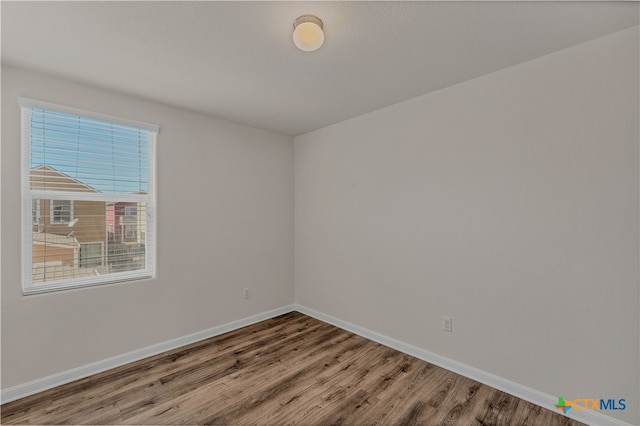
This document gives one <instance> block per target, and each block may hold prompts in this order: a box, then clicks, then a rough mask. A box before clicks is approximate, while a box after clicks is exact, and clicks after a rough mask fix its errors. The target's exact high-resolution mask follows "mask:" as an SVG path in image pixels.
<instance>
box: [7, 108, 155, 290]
mask: <svg viewBox="0 0 640 426" xmlns="http://www.w3.org/2000/svg"><path fill="white" fill-rule="evenodd" d="M19 101H20V106H21V110H22V148H23V158H22V172H23V175H22V176H23V291H24V292H25V294H27V293H40V292H45V291H53V290H60V289H65V288H70V287H80V286H88V285H98V284H104V283H110V282H116V281H126V280H132V279H141V278H149V277H152V276H153V275H154V271H155V226H154V224H155V199H154V194H155V188H154V166H155V164H154V163H155V154H154V148H155V142H156V135H157V132H158V127H157V126H155V125H149V124H146V123H139V122H134V121H131V120H125V119H119V118H113V117H108V116H104V115H99V114H94V113H89V112H86V111H80V110H75V109H71V108H66V107H61V106H57V105H52V104H46V103H43V102H39V101H34V100H30V99H25V98H20V99H19ZM33 206H38V214H37V215H34V214H33V212H34V208H33ZM29 211H30V212H31V213H29ZM36 221H37V222H36Z"/></svg>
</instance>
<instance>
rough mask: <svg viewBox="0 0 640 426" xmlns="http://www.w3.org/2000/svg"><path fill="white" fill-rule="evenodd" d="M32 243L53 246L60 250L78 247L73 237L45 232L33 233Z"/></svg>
mask: <svg viewBox="0 0 640 426" xmlns="http://www.w3.org/2000/svg"><path fill="white" fill-rule="evenodd" d="M32 241H33V244H35V245H44V244H46V245H54V246H56V247H62V248H75V247H80V243H78V240H76V238H75V237H68V236H66V235H57V234H49V233H47V232H33V235H32Z"/></svg>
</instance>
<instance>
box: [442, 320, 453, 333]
mask: <svg viewBox="0 0 640 426" xmlns="http://www.w3.org/2000/svg"><path fill="white" fill-rule="evenodd" d="M442 329H443V330H444V331H448V332H449V333H451V332H452V331H453V320H452V319H451V317H442Z"/></svg>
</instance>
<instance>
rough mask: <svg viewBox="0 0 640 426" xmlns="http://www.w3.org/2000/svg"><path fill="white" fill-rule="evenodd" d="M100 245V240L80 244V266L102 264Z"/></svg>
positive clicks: (88, 266) (89, 266) (91, 266)
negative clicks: (98, 241)
mask: <svg viewBox="0 0 640 426" xmlns="http://www.w3.org/2000/svg"><path fill="white" fill-rule="evenodd" d="M102 246H103V244H102V242H100V243H85V244H80V267H81V268H93V267H95V266H102ZM96 272H97V271H96Z"/></svg>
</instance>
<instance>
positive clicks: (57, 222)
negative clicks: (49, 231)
mask: <svg viewBox="0 0 640 426" xmlns="http://www.w3.org/2000/svg"><path fill="white" fill-rule="evenodd" d="M56 201H69V220H54V218H55V217H56V215H55V211H56V210H55V207H56V206H55V202H56ZM71 222H73V200H49V224H51V225H67V224H69V223H71Z"/></svg>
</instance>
